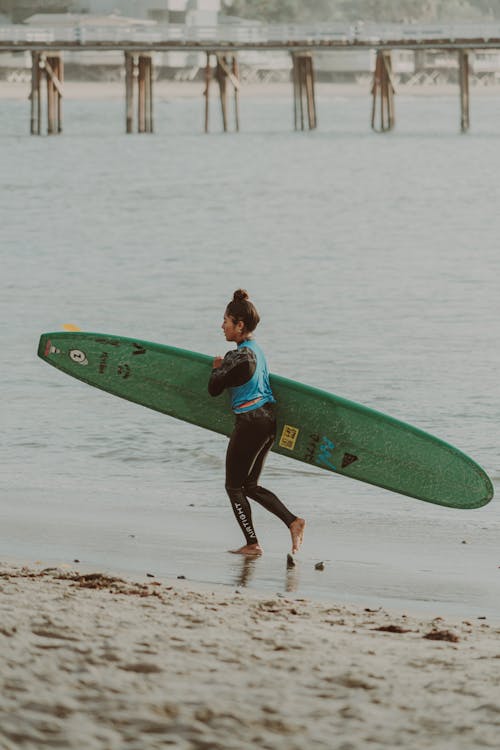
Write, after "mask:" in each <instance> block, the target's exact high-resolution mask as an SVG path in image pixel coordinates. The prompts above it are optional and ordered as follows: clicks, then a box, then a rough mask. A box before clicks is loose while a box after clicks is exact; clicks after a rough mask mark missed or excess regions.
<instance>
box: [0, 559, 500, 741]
mask: <svg viewBox="0 0 500 750" xmlns="http://www.w3.org/2000/svg"><path fill="white" fill-rule="evenodd" d="M76 568H78V566H72V567H69V566H65V567H56V568H44V567H43V565H42V564H38V565H31V566H29V567H23V566H20V565H12V564H2V565H1V566H0V589H1V595H2V596H1V607H2V616H1V623H0V646H1V660H2V682H3V684H2V691H1V695H2V697H1V699H0V701H1V702H0V747H1V748H2V750H14V749H16V750H17V748H26V750H28V749H29V750H31V749H33V750H35V749H36V750H38V749H39V748H42V747H48V748H56V747H58V748H83V747H85V748H89V750H90V749H94V748H95V749H96V750H112V749H114V748H116V749H118V748H123V747H127V748H131V749H133V750H149V748H165V747H175V748H180V749H184V748H185V749H186V750H188V749H189V750H190V749H194V748H196V749H198V748H199V749H201V748H203V749H204V750H206V749H208V748H214V750H215V749H216V748H227V749H228V750H233V749H234V750H243V749H246V748H250V747H258V748H269V749H273V748H276V749H278V748H279V749H281V748H283V750H285V748H286V750H299V749H300V750H302V748H304V747H310V748H318V749H319V748H325V750H327V749H328V750H358V748H365V747H371V748H374V749H375V750H379V749H380V750H382V748H389V747H399V748H412V749H416V748H418V749H419V750H420V749H423V748H431V747H432V748H442V749H443V750H444V749H445V748H450V749H451V748H464V750H465V749H467V750H470V749H471V748H475V747H498V728H499V726H500V706H499V704H498V683H499V677H498V664H499V659H500V626H499V624H498V623H497V624H494V623H490V622H489V621H488V620H486V618H483V619H481V618H474V619H467V620H448V619H443V618H442V617H441V616H437V615H436V616H435V617H425V618H419V617H416V616H413V615H407V614H405V613H399V614H395V613H393V612H390V611H387V610H384V609H382V608H380V609H379V608H376V609H370V608H366V607H364V608H363V607H353V606H350V605H343V606H339V605H336V604H333V603H325V602H322V603H320V602H312V601H310V600H307V599H305V598H293V597H287V596H269V595H267V596H262V595H259V594H256V593H250V592H248V591H242V590H241V589H235V588H231V587H220V586H219V587H210V586H201V585H193V583H192V582H190V581H183V580H173V581H167V580H157V579H156V578H153V577H147V576H144V577H142V578H141V579H139V578H138V579H128V578H123V577H120V576H114V575H112V574H109V573H100V572H97V571H93V572H88V571H87V572H78V571H77V569H76Z"/></svg>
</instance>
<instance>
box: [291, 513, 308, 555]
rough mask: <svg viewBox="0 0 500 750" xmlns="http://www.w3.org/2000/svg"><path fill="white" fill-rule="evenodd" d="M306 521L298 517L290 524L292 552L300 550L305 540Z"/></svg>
mask: <svg viewBox="0 0 500 750" xmlns="http://www.w3.org/2000/svg"><path fill="white" fill-rule="evenodd" d="M305 528H306V522H305V521H304V519H303V518H296V519H295V521H292V523H291V524H290V534H291V535H292V553H295V552H298V551H299V548H300V545H301V544H302V542H303V541H304V529H305Z"/></svg>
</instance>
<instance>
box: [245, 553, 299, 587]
mask: <svg viewBox="0 0 500 750" xmlns="http://www.w3.org/2000/svg"><path fill="white" fill-rule="evenodd" d="M260 559H261V558H260V557H250V556H248V555H241V556H239V557H238V556H237V559H236V561H235V577H234V585H235V586H248V585H249V584H250V582H251V580H252V578H253V577H254V575H255V570H256V565H257V562H258V561H259V560H260ZM276 583H277V586H279V583H280V582H279V580H277V581H276ZM299 583H300V575H299V568H297V567H294V568H288V567H285V570H284V579H283V584H282V586H283V590H284V591H286V592H287V593H292V592H293V591H297V589H298V588H299Z"/></svg>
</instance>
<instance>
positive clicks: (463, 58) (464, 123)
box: [458, 49, 470, 133]
mask: <svg viewBox="0 0 500 750" xmlns="http://www.w3.org/2000/svg"><path fill="white" fill-rule="evenodd" d="M458 80H459V84H460V130H461V131H462V133H466V132H467V131H468V130H469V127H470V118H469V53H468V51H467V50H464V49H460V50H458Z"/></svg>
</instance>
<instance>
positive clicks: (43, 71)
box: [30, 51, 64, 135]
mask: <svg viewBox="0 0 500 750" xmlns="http://www.w3.org/2000/svg"><path fill="white" fill-rule="evenodd" d="M43 77H45V82H46V102H47V134H48V135H56V134H58V133H62V97H63V78H64V65H63V59H62V55H61V54H60V53H57V52H52V53H51V55H50V56H46V55H45V54H44V53H43V52H38V51H33V52H32V53H31V91H30V101H31V111H30V133H31V135H41V134H42V78H43Z"/></svg>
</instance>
